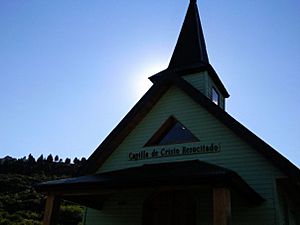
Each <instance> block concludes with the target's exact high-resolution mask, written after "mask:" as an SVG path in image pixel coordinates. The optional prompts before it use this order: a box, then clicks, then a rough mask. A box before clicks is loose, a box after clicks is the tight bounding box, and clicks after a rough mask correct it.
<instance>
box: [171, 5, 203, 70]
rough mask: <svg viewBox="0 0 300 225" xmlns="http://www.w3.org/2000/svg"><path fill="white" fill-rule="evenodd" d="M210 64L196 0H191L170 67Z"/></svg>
mask: <svg viewBox="0 0 300 225" xmlns="http://www.w3.org/2000/svg"><path fill="white" fill-rule="evenodd" d="M207 64H209V61H208V56H207V51H206V46H205V40H204V35H203V31H202V27H201V22H200V17H199V13H198V8H197V3H196V0H191V1H190V4H189V8H188V10H187V13H186V16H185V19H184V22H183V26H182V28H181V31H180V35H179V38H178V41H177V44H176V47H175V50H174V52H173V55H172V58H171V61H170V64H169V68H172V69H174V68H182V67H183V68H186V67H190V66H192V67H195V66H201V65H207Z"/></svg>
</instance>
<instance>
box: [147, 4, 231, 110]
mask: <svg viewBox="0 0 300 225" xmlns="http://www.w3.org/2000/svg"><path fill="white" fill-rule="evenodd" d="M175 76H182V77H183V78H184V79H185V80H186V81H188V82H189V83H190V84H192V85H193V86H194V87H195V88H197V89H198V90H199V91H201V92H202V94H204V95H205V96H206V97H207V98H209V99H211V100H212V101H213V102H214V103H216V104H217V105H218V106H220V107H221V108H222V109H225V98H228V97H229V94H228V92H227V90H226V88H225V87H224V85H223V83H222V81H221V80H220V78H219V76H218V75H217V73H216V71H215V70H214V68H213V67H212V66H211V65H210V63H209V59H208V54H207V51H206V45H205V39H204V34H203V31H202V26H201V21H200V16H199V12H198V7H197V1H196V0H190V3H189V6H188V10H187V13H186V15H185V18H184V22H183V25H182V28H181V31H180V34H179V37H178V40H177V43H176V45H175V49H174V51H173V54H172V57H171V60H170V63H169V65H168V68H167V69H165V70H163V71H161V72H159V73H157V74H155V75H153V76H151V77H150V78H149V79H150V80H151V81H152V82H153V83H155V82H157V81H159V80H161V79H164V78H166V77H169V78H170V77H175Z"/></svg>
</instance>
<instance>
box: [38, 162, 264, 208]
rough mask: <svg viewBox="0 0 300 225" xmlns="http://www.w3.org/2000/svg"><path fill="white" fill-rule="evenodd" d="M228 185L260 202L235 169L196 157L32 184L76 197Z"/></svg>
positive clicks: (43, 190)
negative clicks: (159, 188) (157, 188)
mask: <svg viewBox="0 0 300 225" xmlns="http://www.w3.org/2000/svg"><path fill="white" fill-rule="evenodd" d="M194 185H211V186H227V187H230V188H231V189H235V190H236V191H237V192H239V193H240V194H242V196H244V197H245V198H246V199H248V200H249V202H251V203H255V204H259V203H261V202H263V201H264V198H263V197H262V196H261V195H259V194H258V193H257V192H256V191H255V190H254V189H253V188H252V187H250V186H249V185H248V184H247V183H246V182H245V181H244V180H243V179H242V178H241V177H240V176H239V175H238V174H237V173H236V172H234V171H232V170H229V169H226V168H223V167H220V166H216V165H213V164H210V163H206V162H202V161H199V160H192V161H180V162H169V163H158V164H144V165H142V166H139V167H132V168H128V169H122V170H115V171H111V172H104V173H98V174H94V175H89V176H80V177H74V178H67V179H60V180H54V181H48V182H44V183H41V184H38V185H37V186H35V189H36V190H37V191H38V192H51V193H56V194H58V195H61V196H62V197H63V196H67V199H69V200H71V201H72V197H71V196H72V195H74V196H76V198H73V201H75V202H76V200H75V199H82V198H78V197H79V196H80V193H85V194H84V195H86V193H90V194H91V195H92V193H95V191H97V193H98V194H99V193H100V194H101V192H103V193H107V192H112V191H118V190H124V189H131V188H145V187H158V186H194Z"/></svg>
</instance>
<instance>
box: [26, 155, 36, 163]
mask: <svg viewBox="0 0 300 225" xmlns="http://www.w3.org/2000/svg"><path fill="white" fill-rule="evenodd" d="M28 162H29V164H31V165H32V164H34V163H35V158H34V157H33V156H32V155H31V153H30V154H29V155H28Z"/></svg>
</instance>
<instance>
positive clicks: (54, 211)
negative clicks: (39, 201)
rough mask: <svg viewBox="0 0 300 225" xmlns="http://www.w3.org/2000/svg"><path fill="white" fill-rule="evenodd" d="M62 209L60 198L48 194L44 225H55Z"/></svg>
mask: <svg viewBox="0 0 300 225" xmlns="http://www.w3.org/2000/svg"><path fill="white" fill-rule="evenodd" d="M59 207H60V197H59V196H56V195H54V194H48V196H47V201H46V207H45V213H44V220H43V225H55V224H56V222H57V219H58V212H59Z"/></svg>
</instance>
